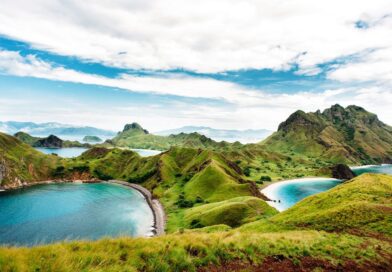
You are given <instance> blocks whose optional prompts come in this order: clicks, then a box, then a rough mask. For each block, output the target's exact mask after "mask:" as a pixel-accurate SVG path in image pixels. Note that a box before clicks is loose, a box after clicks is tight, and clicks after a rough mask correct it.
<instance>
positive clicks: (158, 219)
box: [105, 180, 166, 236]
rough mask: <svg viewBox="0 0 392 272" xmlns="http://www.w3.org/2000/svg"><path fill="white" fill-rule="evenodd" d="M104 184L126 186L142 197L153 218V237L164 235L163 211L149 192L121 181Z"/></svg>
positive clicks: (164, 220) (109, 181)
mask: <svg viewBox="0 0 392 272" xmlns="http://www.w3.org/2000/svg"><path fill="white" fill-rule="evenodd" d="M105 182H106V183H112V184H119V185H123V186H127V187H130V188H132V189H135V190H137V191H138V192H140V193H141V194H142V195H143V196H144V199H145V200H146V201H147V204H148V206H150V208H151V211H152V214H153V216H154V226H153V227H154V229H155V235H154V236H160V235H164V234H165V224H166V214H165V210H164V209H163V206H162V204H161V202H159V200H158V199H154V198H153V197H152V194H151V192H150V191H149V190H147V189H146V188H144V187H143V186H141V185H139V184H135V183H129V182H126V181H121V180H108V181H105Z"/></svg>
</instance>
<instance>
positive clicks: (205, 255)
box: [0, 231, 392, 272]
mask: <svg viewBox="0 0 392 272" xmlns="http://www.w3.org/2000/svg"><path fill="white" fill-rule="evenodd" d="M391 250H392V248H391V245H390V244H388V243H385V242H380V241H378V240H374V239H371V238H360V237H356V236H352V235H337V234H330V233H325V232H317V231H291V232H286V233H263V234H260V233H252V234H249V233H241V232H238V231H226V232H215V233H214V232H213V233H200V232H199V233H198V232H192V233H184V234H172V235H167V236H163V237H158V238H152V239H143V238H139V239H131V238H118V239H103V240H100V241H97V242H84V241H78V242H68V243H60V244H53V245H47V246H39V247H34V248H4V247H3V248H0V270H1V271H2V272H8V271H58V272H62V271H64V272H68V271H154V272H155V271H162V272H164V271H196V270H197V269H200V268H201V267H208V266H210V265H218V266H219V265H220V264H222V263H223V262H230V261H241V262H243V263H245V264H260V263H262V262H263V261H264V260H265V259H266V257H268V256H282V258H287V259H289V260H292V261H294V262H295V263H298V265H300V261H299V260H300V259H301V258H302V257H303V256H307V257H309V258H315V259H317V260H324V261H328V262H330V263H332V264H334V265H338V264H342V263H345V262H346V261H349V260H351V261H353V262H355V263H358V264H359V265H361V264H364V263H372V264H377V263H384V264H385V263H387V262H388V259H387V256H388V254H389V253H390V252H391Z"/></svg>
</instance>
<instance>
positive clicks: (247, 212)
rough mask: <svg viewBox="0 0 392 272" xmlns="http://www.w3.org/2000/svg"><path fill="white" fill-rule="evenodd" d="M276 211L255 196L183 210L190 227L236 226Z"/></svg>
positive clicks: (273, 213) (268, 215)
mask: <svg viewBox="0 0 392 272" xmlns="http://www.w3.org/2000/svg"><path fill="white" fill-rule="evenodd" d="M277 213H278V212H277V211H276V210H275V209H274V208H272V207H271V206H269V205H268V204H267V203H266V202H265V201H263V200H261V199H259V198H256V197H249V196H247V197H236V198H232V199H229V200H224V201H221V202H215V203H211V204H205V205H201V206H198V207H195V208H192V209H189V210H187V211H186V212H185V220H186V221H187V222H188V224H189V226H190V227H203V226H212V225H219V224H225V225H228V226H230V227H237V226H239V225H242V224H244V223H247V222H252V221H255V220H258V219H261V218H267V217H270V216H272V215H275V214H277Z"/></svg>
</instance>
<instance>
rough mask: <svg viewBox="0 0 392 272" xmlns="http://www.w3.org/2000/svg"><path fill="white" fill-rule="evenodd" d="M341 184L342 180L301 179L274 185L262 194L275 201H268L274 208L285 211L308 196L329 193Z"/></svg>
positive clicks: (265, 189)
mask: <svg viewBox="0 0 392 272" xmlns="http://www.w3.org/2000/svg"><path fill="white" fill-rule="evenodd" d="M341 183H342V181H341V180H339V179H332V178H301V179H293V180H286V181H281V182H277V183H273V184H271V185H269V186H267V187H266V188H264V189H263V190H261V192H262V193H263V194H264V195H265V196H267V197H268V198H269V199H271V200H275V202H274V201H268V203H269V204H270V205H271V206H272V207H275V208H276V209H277V210H278V211H284V210H286V209H288V208H290V207H291V206H293V205H294V204H295V203H297V202H298V201H300V200H302V199H304V198H305V197H307V196H310V195H314V194H317V193H321V192H324V191H327V190H329V189H331V188H333V187H335V186H337V185H339V184H341ZM279 200H280V202H279Z"/></svg>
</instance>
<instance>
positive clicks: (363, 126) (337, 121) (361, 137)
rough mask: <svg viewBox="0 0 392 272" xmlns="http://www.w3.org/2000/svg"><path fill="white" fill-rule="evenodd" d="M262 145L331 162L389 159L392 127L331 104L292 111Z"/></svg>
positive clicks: (361, 112) (359, 111) (358, 111)
mask: <svg viewBox="0 0 392 272" xmlns="http://www.w3.org/2000/svg"><path fill="white" fill-rule="evenodd" d="M262 144H263V146H265V147H266V148H267V149H268V150H272V151H276V152H282V153H285V154H292V155H298V154H300V155H304V156H307V157H311V158H320V159H322V160H328V161H330V162H332V163H351V164H370V163H382V162H390V161H391V157H392V127H390V126H388V125H386V124H384V123H382V122H381V121H380V120H379V119H378V118H377V116H376V115H375V114H373V113H370V112H367V111H366V110H365V109H363V108H361V107H358V106H348V107H347V108H343V107H341V106H340V105H334V106H332V107H331V108H329V109H326V110H324V111H323V112H320V111H317V112H314V113H305V112H303V111H296V112H295V113H293V114H292V115H290V117H289V118H288V119H287V120H286V121H285V122H283V123H281V124H280V125H279V128H278V131H277V132H275V133H274V134H273V135H271V136H270V137H269V138H267V139H266V140H265V141H263V142H262Z"/></svg>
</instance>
